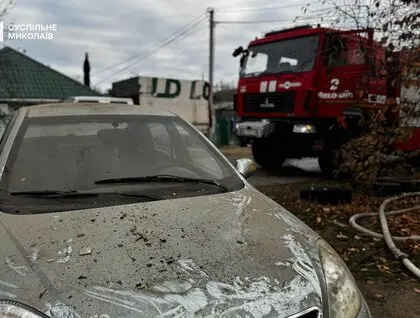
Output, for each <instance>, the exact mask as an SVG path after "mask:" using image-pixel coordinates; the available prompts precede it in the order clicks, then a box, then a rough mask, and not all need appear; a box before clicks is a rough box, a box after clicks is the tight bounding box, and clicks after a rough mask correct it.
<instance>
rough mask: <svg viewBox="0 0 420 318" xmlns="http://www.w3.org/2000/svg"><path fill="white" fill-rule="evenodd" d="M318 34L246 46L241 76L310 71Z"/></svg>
mask: <svg viewBox="0 0 420 318" xmlns="http://www.w3.org/2000/svg"><path fill="white" fill-rule="evenodd" d="M318 43H319V36H318V35H312V36H305V37H299V38H294V39H287V40H281V41H277V42H272V43H265V44H260V45H255V46H250V47H248V55H247V57H246V58H245V60H244V63H243V66H242V68H241V72H240V76H241V77H250V76H261V75H265V74H280V73H296V72H306V71H310V70H311V69H312V68H313V66H314V63H315V58H316V50H317V47H318Z"/></svg>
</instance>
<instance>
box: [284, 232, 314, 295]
mask: <svg viewBox="0 0 420 318" xmlns="http://www.w3.org/2000/svg"><path fill="white" fill-rule="evenodd" d="M283 239H284V243H285V245H286V246H287V247H288V248H289V249H290V251H291V252H292V254H293V255H294V259H293V260H292V262H293V265H292V268H293V269H294V270H295V271H296V272H297V273H299V274H300V275H301V276H302V277H304V278H305V279H306V280H308V281H309V282H310V283H311V285H312V287H313V289H314V290H315V291H316V292H317V294H318V295H319V296H321V287H320V285H319V279H318V275H317V274H316V272H315V269H314V267H313V265H312V262H311V259H310V258H309V256H308V254H307V253H306V251H305V249H304V248H302V246H301V245H300V244H299V242H298V241H297V240H296V239H295V238H294V237H293V236H292V235H291V234H287V235H285V236H283Z"/></svg>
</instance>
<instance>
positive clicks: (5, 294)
mask: <svg viewBox="0 0 420 318" xmlns="http://www.w3.org/2000/svg"><path fill="white" fill-rule="evenodd" d="M0 296H4V297H9V298H16V297H17V296H16V295H15V294H12V293H9V292H7V291H4V290H0Z"/></svg>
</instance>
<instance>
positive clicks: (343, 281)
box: [318, 239, 361, 318]
mask: <svg viewBox="0 0 420 318" xmlns="http://www.w3.org/2000/svg"><path fill="white" fill-rule="evenodd" d="M318 250H319V254H320V258H321V263H322V267H323V269H324V275H325V280H326V283H327V289H328V305H329V306H328V308H329V313H330V314H329V317H330V318H335V317H343V318H344V317H345V318H347V317H348V318H355V317H357V315H358V314H359V312H360V308H361V298H360V292H359V288H358V287H357V285H356V282H355V281H354V278H353V275H352V274H351V272H350V270H349V269H348V267H347V266H346V264H345V263H344V261H343V260H342V259H341V257H340V256H339V255H338V254H337V253H336V252H335V251H334V249H333V248H332V247H331V246H330V245H329V244H328V243H327V242H325V241H324V240H322V239H320V240H318Z"/></svg>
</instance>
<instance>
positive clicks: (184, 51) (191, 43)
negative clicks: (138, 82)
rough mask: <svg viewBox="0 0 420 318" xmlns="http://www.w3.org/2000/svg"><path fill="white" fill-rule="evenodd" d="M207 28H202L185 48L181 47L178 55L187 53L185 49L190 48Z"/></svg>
mask: <svg viewBox="0 0 420 318" xmlns="http://www.w3.org/2000/svg"><path fill="white" fill-rule="evenodd" d="M207 31H208V30H207V29H203V30H202V31H201V32H200V33H199V34H198V36H197V37H195V38H194V39H193V40H192V41H191V42H190V43H189V44H188V45H187V46H186V48H185V49H183V50H182V51H181V52H180V53H179V54H178V56H184V54H185V53H187V51H188V50H189V49H191V47H192V46H193V45H194V44H196V43H197V41H198V40H199V39H200V38H201V37H202V36H203V35H204V33H206V32H207Z"/></svg>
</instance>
